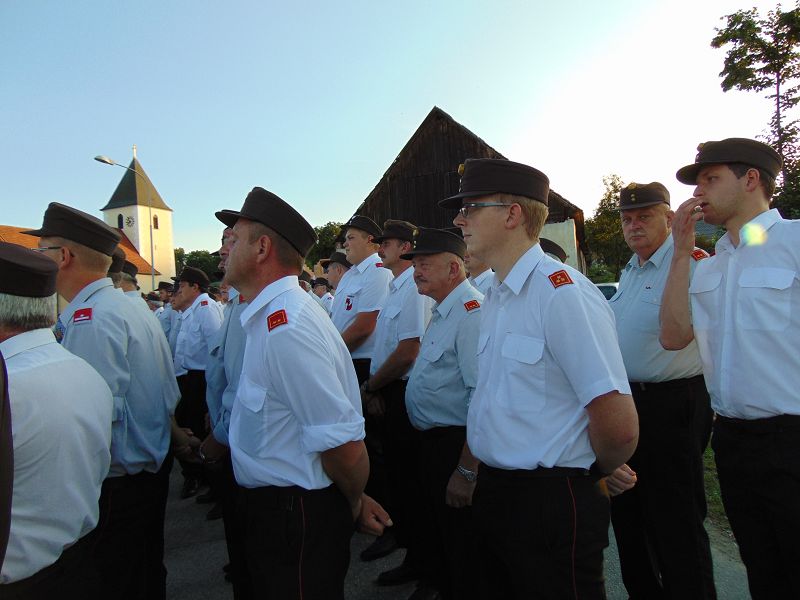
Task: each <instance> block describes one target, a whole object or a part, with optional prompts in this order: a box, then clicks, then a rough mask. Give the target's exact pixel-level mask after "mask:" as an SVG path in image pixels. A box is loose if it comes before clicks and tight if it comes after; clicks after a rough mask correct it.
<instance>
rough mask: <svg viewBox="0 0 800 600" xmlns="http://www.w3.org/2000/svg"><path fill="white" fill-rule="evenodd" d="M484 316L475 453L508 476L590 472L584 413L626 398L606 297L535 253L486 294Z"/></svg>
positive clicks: (473, 406)
mask: <svg viewBox="0 0 800 600" xmlns="http://www.w3.org/2000/svg"><path fill="white" fill-rule="evenodd" d="M482 310H483V315H482V321H481V328H480V335H479V338H478V382H477V387H476V389H475V393H474V394H473V396H472V402H471V403H470V407H469V412H468V416H467V438H468V441H469V447H470V449H471V450H472V453H473V454H474V455H475V456H476V457H477V458H478V459H479V460H480V461H481V462H483V463H485V464H488V465H490V466H493V467H498V468H505V469H536V468H538V467H547V468H549V467H556V466H558V467H578V468H584V469H586V468H589V467H590V466H591V465H592V463H593V462H594V461H595V455H594V452H593V450H592V447H591V444H590V443H589V434H588V424H589V417H588V415H587V413H586V409H585V407H586V406H587V405H588V404H589V403H590V402H591V401H592V400H594V399H595V398H597V397H598V396H601V395H603V394H606V393H609V392H613V391H614V390H617V391H619V392H621V393H624V394H629V393H630V387H629V385H628V379H627V376H626V374H625V366H624V365H623V362H622V356H621V355H620V351H619V345H618V342H617V332H616V329H615V327H614V315H613V313H612V312H611V309H610V308H609V307H608V302H607V301H606V299H605V298H604V297H603V294H602V293H600V290H598V289H597V287H596V286H595V285H594V284H593V283H591V282H590V281H589V280H588V279H586V278H585V277H584V276H583V275H581V274H580V273H579V272H578V271H576V270H575V269H573V268H572V267H569V266H567V265H564V264H561V263H560V262H558V261H556V260H554V259H552V258H550V257H549V256H545V254H544V252H542V249H541V247H540V246H539V244H536V245H535V246H533V247H532V248H531V249H530V250H528V251H527V252H526V253H525V254H524V255H522V257H520V258H519V260H517V262H516V263H515V265H514V266H513V268H512V269H511V271H510V272H509V274H508V276H507V277H506V278H505V280H504V281H503V282H497V284H496V285H494V286H492V287H491V288H490V289H489V292H488V293H487V295H486V298H485V301H484V304H483V309H482Z"/></svg>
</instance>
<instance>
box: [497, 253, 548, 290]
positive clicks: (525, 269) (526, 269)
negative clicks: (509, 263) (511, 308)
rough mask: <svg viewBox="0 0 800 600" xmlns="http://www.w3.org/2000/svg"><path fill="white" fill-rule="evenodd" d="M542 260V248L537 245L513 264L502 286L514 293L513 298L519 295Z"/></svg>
mask: <svg viewBox="0 0 800 600" xmlns="http://www.w3.org/2000/svg"><path fill="white" fill-rule="evenodd" d="M543 258H544V252H543V251H542V247H541V246H540V245H539V244H538V243H537V244H536V245H535V246H531V248H530V249H529V250H528V251H527V252H526V253H525V254H523V255H522V256H520V257H519V259H518V260H517V262H516V263H514V266H513V267H512V268H511V271H510V272H509V273H508V275H507V276H506V278H505V280H504V281H503V283H502V285H504V286H505V287H507V288H508V289H510V290H511V291H512V292H514V295H515V296H516V295H519V293H520V291H522V286H524V285H525V282H526V281H528V278H529V277H530V275H531V273H533V272H534V271H535V270H536V267H538V266H539V263H540V262H542V259H543Z"/></svg>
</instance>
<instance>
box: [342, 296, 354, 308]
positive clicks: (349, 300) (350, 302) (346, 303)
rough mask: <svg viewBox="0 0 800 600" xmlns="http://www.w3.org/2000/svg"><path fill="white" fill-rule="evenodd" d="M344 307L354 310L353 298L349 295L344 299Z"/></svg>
mask: <svg viewBox="0 0 800 600" xmlns="http://www.w3.org/2000/svg"><path fill="white" fill-rule="evenodd" d="M344 309H345V310H352V309H353V300H352V298H350V296H348V297H347V298H345V299H344Z"/></svg>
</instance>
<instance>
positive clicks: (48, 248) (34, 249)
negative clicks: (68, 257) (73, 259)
mask: <svg viewBox="0 0 800 600" xmlns="http://www.w3.org/2000/svg"><path fill="white" fill-rule="evenodd" d="M63 247H64V246H46V247H44V248H31V250H33V251H34V252H45V251H47V250H61V249H62V248H63Z"/></svg>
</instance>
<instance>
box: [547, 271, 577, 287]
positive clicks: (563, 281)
mask: <svg viewBox="0 0 800 600" xmlns="http://www.w3.org/2000/svg"><path fill="white" fill-rule="evenodd" d="M548 279H549V280H550V283H552V284H553V287H554V288H559V287H561V286H562V285H569V284H570V283H572V279H570V277H569V273H567V272H566V271H563V270H562V271H556V272H555V273H553V274H552V275H550V276H549V277H548Z"/></svg>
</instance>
